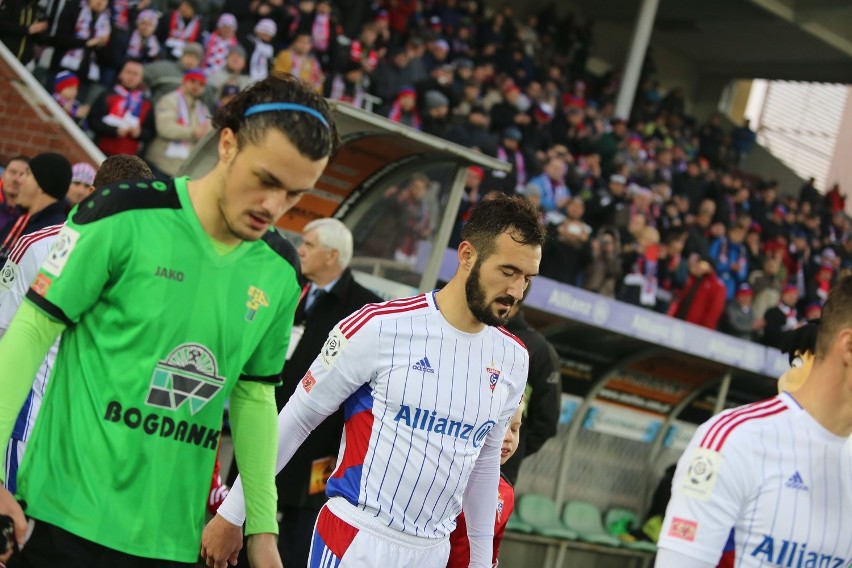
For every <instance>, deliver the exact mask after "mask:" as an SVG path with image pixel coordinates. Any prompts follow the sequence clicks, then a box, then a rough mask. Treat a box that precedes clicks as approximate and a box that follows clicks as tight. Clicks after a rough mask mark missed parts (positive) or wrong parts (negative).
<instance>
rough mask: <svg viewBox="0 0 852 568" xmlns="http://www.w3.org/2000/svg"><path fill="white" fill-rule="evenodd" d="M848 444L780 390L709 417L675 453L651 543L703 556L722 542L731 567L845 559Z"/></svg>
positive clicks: (851, 546) (850, 495) (851, 503)
mask: <svg viewBox="0 0 852 568" xmlns="http://www.w3.org/2000/svg"><path fill="white" fill-rule="evenodd" d="M811 380H818V377H817V378H813V379H811ZM850 445H852V442H850V439H849V438H845V437H840V436H836V435H834V434H832V433H831V432H829V431H828V430H826V429H825V428H823V427H822V426H821V425H820V424H819V423H818V422H817V421H816V420H814V418H813V417H812V416H811V415H810V414H808V413H807V412H806V411H805V410H804V409H803V408H802V407H801V406H799V404H798V403H797V402H796V400H795V399H794V398H793V397H792V396H790V395H789V394H787V393H783V394H781V395H779V396H777V397H774V398H772V399H769V400H767V401H764V402H760V403H755V404H751V405H748V406H743V407H740V408H736V409H733V410H730V411H727V412H724V413H722V414H719V415H718V416H715V417H714V418H712V419H711V420H710V421H708V422H706V423H705V424H703V425H702V426H701V427H700V428H699V429H698V431H697V432H696V434H695V436H694V437H693V439H692V441H691V442H690V445H689V447H687V449H686V451H685V452H684V454H683V456H682V457H681V458H680V460H679V462H678V465H677V471H676V473H675V477H674V481H673V482H672V498H671V501H669V505H668V508H667V510H666V517H665V521H664V522H663V527H662V531H661V532H660V538H659V541H658V543H657V545H658V546H659V547H660V548H661V549H668V550H671V551H673V552H677V553H680V554H683V555H686V556H690V557H692V558H695V559H698V560H703V561H707V562H716V561H718V560H719V558H720V557H721V556H722V551H723V549H725V548H729V550H728V551H727V552H726V556H728V562H729V564H727V565H730V566H735V567H737V568H758V567H767V568H768V567H772V566H785V567H788V568H799V567H802V568H804V567H807V566H819V567H825V568H847V567H848V566H850V563H852V530H850V529H849V526H848V524H847V523H848V517H849V515H850V514H852V453H850ZM726 543H729V545H728V546H727V547H726Z"/></svg>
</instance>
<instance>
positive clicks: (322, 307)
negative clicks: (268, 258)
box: [276, 268, 382, 510]
mask: <svg viewBox="0 0 852 568" xmlns="http://www.w3.org/2000/svg"><path fill="white" fill-rule="evenodd" d="M305 299H306V298H302V299H301V300H300V301H299V305H298V306H297V307H296V316H295V319H294V322H293V323H294V325H303V326H304V328H305V330H304V333H303V334H302V339H301V341H299V344H298V345H297V346H296V349H295V350H294V351H293V354H292V355H291V356H290V359H289V360H288V361H287V363H286V364H285V365H284V376H283V383H282V385H281V386H280V387H278V388H277V389H276V399H277V402H278V409H279V410H280V409H281V408H284V405H285V404H286V403H287V401H288V400H290V397H291V396H292V395H293V393H294V392H295V391H296V386H297V385H298V384H299V382H300V381H301V380H302V377H303V376H304V375H305V373H307V371H308V369H309V368H310V367H311V364H312V363H313V362H314V359H316V357H317V356H318V355H319V354H320V351H321V350H322V346H323V344H324V343H325V340H326V339H327V338H328V334H329V332H330V331H331V330H332V328H334V326H335V325H336V324H337V322H339V321H340V320H342V319H344V318H345V317H347V316H349V315H350V314H352V313H354V312H356V311H358V310H359V309H361V308H362V307H363V306H364V305H365V304H370V303H375V302H381V301H382V299H381V298H379V297H378V296H377V295H375V294H374V293H372V292H370V291H369V290H367V289H366V288H364V287H363V286H361V285H360V284H358V283H357V282H355V279H354V278H353V277H352V272H351V271H350V270H349V269H348V268H347V269H346V270H344V271H343V274H342V275H341V276H340V279H339V280H338V281H337V283H336V284H335V285H334V287H333V288H332V289H331V291H330V292H329V293H328V294H325V295H323V296H320V297H319V298H317V299H316V300H315V301H314V305H312V306H311V312H310V314H309V316H308V317H305ZM342 432H343V412H342V410H338V411H337V412H335V413H334V414H332V415H331V416H329V417H328V418H326V419H325V420H324V421H323V422H322V424H320V425H319V426H317V428H316V429H315V430H314V431H313V432H311V435H310V436H308V438H307V440H305V442H304V443H303V444H302V445H301V447H300V448H299V449H298V450H297V451H296V453H295V454H294V455H293V458H292V459H291V460H290V461H289V462H288V463H287V466H286V467H285V468H284V469H283V470H282V471H281V473H280V474H278V477H277V478H276V479H277V484H278V505H279V507H305V508H315V509H317V510H319V508H320V507H322V505H323V504H324V503H325V501H326V497H325V493H319V494H316V495H309V494H308V488H309V484H310V477H311V463H312V462H313V461H314V460H315V459H318V458H324V457H327V456H335V457H336V456H337V452H338V450H339V447H340V438H341V434H342Z"/></svg>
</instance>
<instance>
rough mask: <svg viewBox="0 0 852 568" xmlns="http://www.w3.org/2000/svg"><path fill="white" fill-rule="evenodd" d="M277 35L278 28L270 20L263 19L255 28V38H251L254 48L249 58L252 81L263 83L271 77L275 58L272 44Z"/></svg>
mask: <svg viewBox="0 0 852 568" xmlns="http://www.w3.org/2000/svg"><path fill="white" fill-rule="evenodd" d="M277 33H278V26H277V25H276V24H275V21H274V20H270V19H269V18H263V19H262V20H260V21H259V22H258V23H257V24H256V25H255V26H254V36H253V37H252V38H251V41H252V44H253V46H252V49H251V55H250V56H249V77H250V78H251V80H252V81H263V80H264V79H266V77H267V76H268V75H269V70H270V69H272V59H273V58H274V57H275V48H274V47H272V42H273V41H274V40H275V35H276V34H277Z"/></svg>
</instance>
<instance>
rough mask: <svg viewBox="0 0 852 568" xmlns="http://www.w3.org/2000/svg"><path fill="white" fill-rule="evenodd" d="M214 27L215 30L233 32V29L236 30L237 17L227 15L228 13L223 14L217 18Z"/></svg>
mask: <svg viewBox="0 0 852 568" xmlns="http://www.w3.org/2000/svg"><path fill="white" fill-rule="evenodd" d="M216 27H217V28H231V29H232V30H235V29H237V17H236V16H234V15H233V14H229V13H228V12H225V13H224V14H222V15H221V16H219V19H218V20H216Z"/></svg>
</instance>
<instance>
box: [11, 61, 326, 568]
mask: <svg viewBox="0 0 852 568" xmlns="http://www.w3.org/2000/svg"><path fill="white" fill-rule="evenodd" d="M214 125H215V126H216V128H217V131H218V132H217V133H218V153H219V160H218V162H217V164H216V166H215V167H214V168H213V170H212V171H211V172H210V173H208V174H207V175H205V176H204V177H202V178H200V179H196V180H190V179H188V178H176V179H173V180H169V181H168V182H164V181H151V180H139V181H129V182H120V183H117V184H112V185H109V186H106V187H104V188H98V189H97V190H96V191H95V192H94V193H93V194H91V195H90V196H89V197H88V198H86V199H85V200H84V201H83V202H81V203H80V204H79V205H78V206H77V207H76V208H75V209H74V210H73V211H72V212H71V214H70V216H69V218H68V222H67V224H66V226H65V227H64V228H63V229H62V230H61V231H60V233H59V234H58V236H57V240H56V243H55V244H54V245H53V248H52V249H51V251H50V253H49V254H48V258H47V260H46V261H45V263H44V264H43V265H42V268H41V270H40V272H39V274H38V276H37V277H36V280H35V282H34V283H33V285H32V287H31V289H30V290H29V292H28V293H27V299H26V302H25V303H24V304H23V305H22V306H21V308H20V310H19V311H18V313H17V314H16V316H15V319H14V320H13V321H12V323H11V324H10V326H9V329H8V331H7V332H6V334H5V336H4V337H3V339H2V340H0V364H2V366H3V369H4V371H3V372H2V373H0V392H2V393H3V396H2V397H0V443H2V444H3V445H5V444H6V442H7V440H8V439H9V436H10V433H11V431H12V427H13V425H14V421H15V418H16V416H17V414H18V412H19V410H20V408H21V405H22V404H23V402H24V399H25V398H26V396H27V392H28V391H29V388H30V385H31V384H32V382H33V377H34V374H35V372H36V369H37V368H38V366H39V363H40V362H41V360H42V359H43V357H44V355H45V353H46V352H47V350H48V348H49V347H50V345H51V344H52V343H53V341H54V339H55V338H56V337H57V336H58V335H59V334H60V333H62V340H61V343H60V347H59V352H58V355H57V360H56V365H55V367H54V371H53V374H52V376H51V379H50V381H49V382H48V386H47V391H46V392H45V394H44V401H43V404H42V408H41V413H40V415H39V419H38V421H37V422H36V425H35V429H34V432H33V434H32V437H31V439H30V443H29V446H28V448H27V453H26V455H25V457H24V460H23V463H22V464H21V468H20V471H19V475H18V491H17V495H16V497H18V498H19V499H21V500H22V501H23V502H25V503H26V513H27V516H29V517H30V518H32V519H34V520H35V528H34V530H33V533H32V535H31V536H30V538H29V540H28V541H27V543H26V545H25V546H24V547H23V549H22V550H21V551H20V552H19V553H15V554H14V555H13V556H12V558H11V560H10V566H22V567H28V568H29V567H32V568H41V567H45V568H47V567H56V566H62V567H64V568H70V567H78V566H79V567H83V566H85V567H94V568H100V567H103V568H107V567H113V566H122V567H123V568H135V567H152V568H153V567H156V568H161V567H173V566H174V567H177V566H194V565H195V562H196V560H197V559H198V554H199V547H200V542H201V530H202V528H203V525H204V514H205V503H206V500H207V488H208V486H209V480H210V475H211V472H212V469H213V463H214V459H215V457H216V448H217V447H218V444H219V435H220V430H221V423H222V412H223V408H224V404H225V401H226V400H227V399H228V398H230V412H231V426H232V431H233V438H234V448H235V452H236V457H237V463H238V464H239V467H240V473H241V474H242V476H243V483H244V485H245V491H246V501H247V504H248V509H249V512H248V518H249V520H248V523H247V524H246V534H247V535H248V536H249V540H248V546H249V557H250V558H251V559H252V561H253V563H255V565H256V566H264V567H266V566H275V565H280V559H279V558H278V556H277V549H276V545H275V533H277V530H278V529H277V527H278V525H277V522H276V518H275V513H276V506H275V503H276V489H275V482H274V474H275V469H274V468H275V452H276V447H277V429H276V408H275V396H274V390H273V389H274V385H276V384H277V383H278V380H279V375H280V373H281V370H282V368H283V365H284V358H285V354H286V352H287V342H288V338H289V337H290V327H291V325H292V321H293V312H294V310H295V307H296V304H297V302H298V300H299V292H300V289H299V286H298V282H297V277H298V275H297V269H296V266H297V262H298V261H297V257H296V254H295V250H294V248H293V246H292V245H290V243H288V242H287V241H286V240H285V239H284V238H283V237H282V236H281V235H280V234H279V233H278V232H277V230H275V229H274V227H273V224H274V223H275V221H276V220H277V219H278V218H279V217H280V216H281V215H283V214H284V213H285V212H286V211H287V210H289V209H290V208H292V207H293V206H294V205H295V204H296V203H297V202H298V201H299V199H300V198H301V197H302V195H304V194H305V193H306V192H307V191H309V190H311V189H312V188H313V187H314V185H315V183H316V182H317V180H318V179H319V177H320V174H321V173H322V172H323V170H324V169H325V166H326V164H327V163H328V159H329V156H330V155H331V154H332V153H333V152H334V151H335V149H336V146H337V144H338V135H337V130H336V128H335V126H334V123H333V120H332V117H331V113H330V110H329V107H328V105H327V103H326V102H325V100H324V99H322V98H321V97H319V96H318V95H316V94H315V93H314V92H313V91H312V90H311V89H309V88H306V87H305V85H304V84H303V83H301V82H300V81H298V80H295V79H292V78H287V79H283V78H269V79H266V80H264V81H262V82H259V83H256V84H254V85H253V86H251V87H250V88H248V89H247V90H246V91H244V92H242V93H240V94H239V95H238V96H237V97H236V98H235V99H234V100H233V101H232V102H231V103H230V104H228V105H227V106H226V107H224V108H223V109H222V110H221V111H220V112H219V114H218V115H217V116H216V117H215V118H214ZM0 515H7V516H10V517H12V519H13V520H14V524H15V539H16V540H17V541H18V545H23V544H24V543H23V540H24V535H25V530H26V520H25V518H24V514H23V511H22V510H21V507H20V506H19V504H18V502H17V501H16V500H15V498H14V497H13V496H12V495H11V494H10V493H9V492H8V491H6V490H5V489H2V488H0ZM0 552H2V551H0ZM202 556H205V560H206V561H207V563H208V564H209V565H210V566H214V565H216V566H223V565H224V564H225V562H227V560H228V559H220V558H213V557H211V555H206V554H204V551H202ZM0 560H3V557H0Z"/></svg>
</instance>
